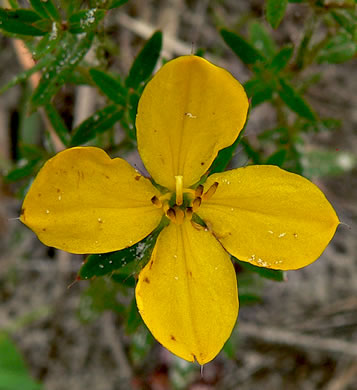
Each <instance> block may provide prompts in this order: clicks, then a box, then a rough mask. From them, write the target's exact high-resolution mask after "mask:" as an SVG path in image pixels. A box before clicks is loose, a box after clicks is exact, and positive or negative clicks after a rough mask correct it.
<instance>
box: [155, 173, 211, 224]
mask: <svg viewBox="0 0 357 390" xmlns="http://www.w3.org/2000/svg"><path fill="white" fill-rule="evenodd" d="M175 180H176V192H175V193H171V192H167V193H165V194H163V195H161V196H160V197H157V196H154V197H152V199H151V202H152V203H153V204H154V206H155V207H158V208H162V209H163V212H164V214H165V215H166V217H167V218H169V219H170V221H172V222H173V223H176V224H177V225H180V224H182V223H183V221H184V220H185V217H186V218H188V219H189V220H191V219H192V216H193V214H194V213H195V212H196V211H197V210H198V208H199V207H200V206H201V203H202V202H203V201H206V200H209V199H210V198H211V197H212V196H213V195H214V193H215V192H216V190H217V187H218V182H214V183H213V184H212V185H211V186H210V187H209V188H208V189H207V191H205V188H204V186H203V185H202V184H199V185H198V186H197V187H196V188H195V189H193V188H184V187H183V176H175Z"/></svg>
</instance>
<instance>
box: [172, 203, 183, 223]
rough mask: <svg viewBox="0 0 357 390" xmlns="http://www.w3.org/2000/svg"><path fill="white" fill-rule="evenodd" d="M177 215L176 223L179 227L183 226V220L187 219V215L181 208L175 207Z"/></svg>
mask: <svg viewBox="0 0 357 390" xmlns="http://www.w3.org/2000/svg"><path fill="white" fill-rule="evenodd" d="M174 210H175V215H176V223H177V224H178V225H181V224H182V223H183V220H184V218H185V213H184V211H183V210H182V209H180V207H178V206H174Z"/></svg>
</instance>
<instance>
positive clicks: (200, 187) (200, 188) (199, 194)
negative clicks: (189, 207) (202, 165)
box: [195, 184, 203, 198]
mask: <svg viewBox="0 0 357 390" xmlns="http://www.w3.org/2000/svg"><path fill="white" fill-rule="evenodd" d="M202 194H203V185H202V184H200V185H198V186H197V188H196V190H195V195H196V198H197V197H198V196H201V195H202Z"/></svg>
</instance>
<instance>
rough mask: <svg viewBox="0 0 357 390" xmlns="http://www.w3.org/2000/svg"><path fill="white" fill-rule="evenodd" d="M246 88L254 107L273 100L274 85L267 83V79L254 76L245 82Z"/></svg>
mask: <svg viewBox="0 0 357 390" xmlns="http://www.w3.org/2000/svg"><path fill="white" fill-rule="evenodd" d="M244 89H245V91H246V93H247V95H248V97H249V98H251V99H252V102H251V104H252V108H254V107H256V106H258V105H259V104H261V103H263V102H265V101H267V100H271V99H272V96H273V92H274V88H273V85H271V83H270V84H267V83H266V81H265V80H262V79H261V78H259V77H256V78H252V79H250V80H249V81H247V82H246V83H244Z"/></svg>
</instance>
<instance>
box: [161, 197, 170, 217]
mask: <svg viewBox="0 0 357 390" xmlns="http://www.w3.org/2000/svg"><path fill="white" fill-rule="evenodd" d="M169 208H170V205H169V202H168V201H167V200H166V201H165V202H164V205H163V206H162V209H163V210H164V213H165V214H167V211H168V210H169Z"/></svg>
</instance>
